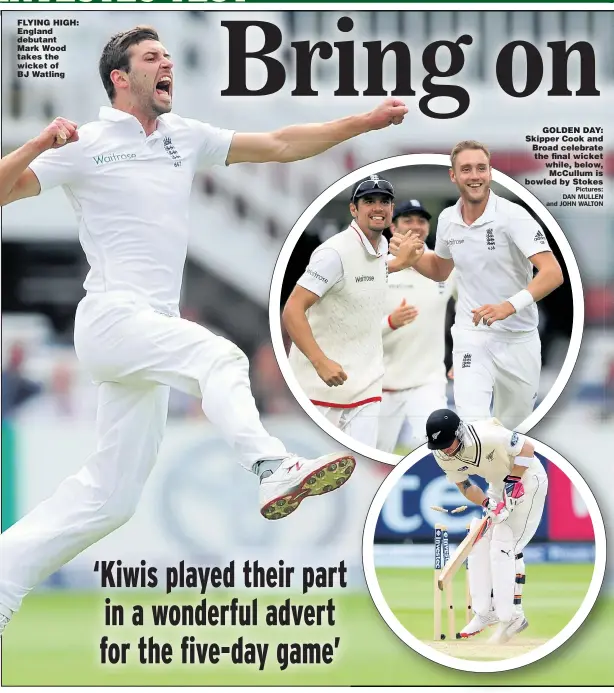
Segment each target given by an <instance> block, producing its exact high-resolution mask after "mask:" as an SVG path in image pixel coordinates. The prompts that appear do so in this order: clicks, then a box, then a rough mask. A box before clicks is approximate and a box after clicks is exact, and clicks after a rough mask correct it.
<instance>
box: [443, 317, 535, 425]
mask: <svg viewBox="0 0 614 693" xmlns="http://www.w3.org/2000/svg"><path fill="white" fill-rule="evenodd" d="M452 339H453V343H454V347H453V352H452V358H453V362H454V405H455V408H456V412H457V414H458V415H459V416H460V418H461V419H463V421H479V420H480V419H488V418H490V416H491V413H490V404H491V400H492V405H493V412H492V416H494V417H496V418H497V419H499V421H500V422H501V423H502V424H503V425H504V426H505V427H506V428H509V429H512V430H513V429H514V428H516V427H517V426H518V425H519V424H520V423H522V422H523V421H524V420H525V419H526V418H527V417H528V416H529V415H530V414H531V412H532V411H533V407H534V406H535V400H536V398H537V390H538V388H539V376H540V372H541V342H540V339H539V334H538V332H537V330H534V331H533V332H528V333H520V334H513V333H511V334H510V333H507V334H502V333H497V332H492V333H488V332H486V331H484V330H480V331H478V330H477V329H476V330H475V332H474V331H472V330H469V329H459V328H458V327H456V326H455V327H453V328H452Z"/></svg>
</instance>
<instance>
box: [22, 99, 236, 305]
mask: <svg viewBox="0 0 614 693" xmlns="http://www.w3.org/2000/svg"><path fill="white" fill-rule="evenodd" d="M233 134H234V133H233V131H231V130H221V129H219V128H215V127H212V126H211V125H208V124H206V123H201V122H199V121H197V120H192V119H189V118H181V117H180V116H178V115H174V114H171V113H168V114H165V115H162V116H160V117H159V118H158V121H157V129H156V130H155V131H154V132H153V133H152V134H151V135H150V136H149V137H147V136H146V135H145V133H144V131H143V127H142V126H141V124H140V123H139V121H138V120H137V119H136V118H135V117H134V116H132V115H130V114H128V113H124V112H123V111H120V110H118V109H115V108H111V107H107V106H103V107H102V108H101V109H100V114H99V120H97V121H94V122H92V123H87V124H86V125H84V126H83V127H81V128H79V141H78V142H75V143H72V144H67V145H65V146H64V147H61V148H59V149H51V150H48V151H46V152H44V153H43V154H41V156H39V157H37V158H36V159H35V160H34V161H33V162H32V163H31V164H30V168H31V169H32V171H34V173H35V174H36V177H37V178H38V180H39V182H40V186H41V191H44V190H47V189H49V188H52V187H54V186H57V185H61V186H63V188H64V190H65V192H66V195H67V196H68V199H69V200H70V202H71V203H72V206H73V208H74V210H75V212H76V215H77V220H78V223H79V240H80V242H81V246H82V247H83V250H84V251H85V254H86V256H87V260H88V262H89V265H90V268H91V269H90V271H89V273H88V275H87V278H86V280H85V283H84V287H85V289H86V291H87V292H88V293H92V292H108V291H117V290H121V291H130V292H133V293H134V294H137V295H138V296H140V297H142V298H145V299H146V300H147V302H148V303H149V305H151V306H152V307H153V308H154V309H156V310H159V311H161V312H164V313H169V314H172V315H178V314H179V298H180V293H181V281H182V276H183V267H184V264H185V258H186V254H187V246H188V235H189V219H188V210H189V200H190V192H191V188H192V181H193V179H194V174H195V172H196V167H197V165H199V164H200V165H204V166H213V165H215V164H219V165H224V164H225V163H226V157H227V155H228V150H229V149H230V143H231V141H232V136H233Z"/></svg>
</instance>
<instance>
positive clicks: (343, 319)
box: [289, 222, 388, 408]
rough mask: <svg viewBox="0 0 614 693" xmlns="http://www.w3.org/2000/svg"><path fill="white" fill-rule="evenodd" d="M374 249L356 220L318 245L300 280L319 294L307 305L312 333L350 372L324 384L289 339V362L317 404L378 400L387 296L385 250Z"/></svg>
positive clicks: (350, 404)
mask: <svg viewBox="0 0 614 693" xmlns="http://www.w3.org/2000/svg"><path fill="white" fill-rule="evenodd" d="M387 249H388V244H387V242H386V239H385V238H383V237H382V238H381V239H380V242H379V245H378V249H377V251H376V250H375V249H374V248H373V246H372V245H371V243H370V242H369V241H368V239H367V237H366V236H365V234H364V233H363V232H362V230H361V229H360V228H359V227H358V225H357V224H356V223H354V222H353V223H352V224H351V225H350V227H349V228H348V229H346V230H345V231H342V232H341V233H338V234H337V235H335V236H333V237H332V238H329V239H328V240H327V241H325V242H324V243H323V244H322V245H321V246H320V247H319V248H317V249H316V250H315V251H314V252H313V254H312V257H311V259H310V261H309V265H308V267H307V270H306V271H305V273H304V274H303V276H302V277H301V278H300V279H299V281H298V282H297V283H298V284H299V286H302V287H303V288H306V289H307V290H309V291H312V292H313V293H315V294H317V295H318V296H321V298H320V300H319V301H317V302H316V303H314V305H312V306H311V307H310V308H309V309H308V310H307V313H306V315H307V320H308V321H309V326H310V327H311V331H312V333H313V337H314V339H315V340H316V342H317V343H318V345H319V347H320V348H321V349H322V351H323V352H324V353H325V354H326V356H327V357H328V358H329V359H332V360H333V361H336V362H337V363H339V364H340V365H341V366H342V368H343V369H344V370H345V373H346V374H347V376H348V378H347V380H346V381H345V382H344V383H343V385H340V386H338V387H328V385H326V383H325V382H324V381H323V380H321V378H320V377H319V376H318V374H317V372H316V370H315V368H314V367H313V366H312V364H311V362H310V361H309V360H308V359H307V358H306V357H305V355H304V354H303V353H302V352H301V351H300V349H298V348H297V347H296V345H295V344H292V346H291V348H290V354H289V362H290V366H291V367H292V370H293V373H294V375H295V377H296V379H297V381H298V383H299V385H300V386H301V388H302V389H303V392H305V394H306V395H307V396H308V397H309V399H310V400H311V401H312V402H313V403H314V404H317V405H319V406H324V407H335V408H350V407H358V406H361V405H363V404H367V403H369V402H375V401H380V400H381V397H382V377H383V375H384V360H383V349H382V335H381V320H382V316H383V314H384V301H385V298H386V290H387V286H386V277H387V265H386V251H387Z"/></svg>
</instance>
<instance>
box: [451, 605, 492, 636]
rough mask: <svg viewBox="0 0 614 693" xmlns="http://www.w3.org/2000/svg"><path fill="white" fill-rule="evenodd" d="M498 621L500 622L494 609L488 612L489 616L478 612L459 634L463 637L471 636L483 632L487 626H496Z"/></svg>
mask: <svg viewBox="0 0 614 693" xmlns="http://www.w3.org/2000/svg"><path fill="white" fill-rule="evenodd" d="M497 623H499V619H498V618H497V615H496V614H495V612H494V611H492V610H491V611H490V612H489V613H488V616H486V617H484V616H480V614H476V615H475V616H474V617H473V618H472V619H471V621H469V623H468V624H467V625H466V626H465V627H464V628H463V629H462V630H461V632H460V633H459V635H460V636H461V638H471V637H473V636H474V635H477V634H478V633H481V632H482V631H483V630H485V629H486V628H489V627H490V626H494V625H495V624H497Z"/></svg>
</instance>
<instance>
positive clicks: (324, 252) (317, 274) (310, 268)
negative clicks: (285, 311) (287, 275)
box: [297, 222, 388, 298]
mask: <svg viewBox="0 0 614 693" xmlns="http://www.w3.org/2000/svg"><path fill="white" fill-rule="evenodd" d="M350 228H353V229H354V231H356V233H357V234H358V235H359V237H360V240H361V241H362V243H363V245H364V246H365V248H366V249H367V252H368V253H369V254H370V255H374V256H375V255H377V256H379V255H384V254H385V253H386V252H387V251H388V241H387V240H386V239H385V238H384V236H383V235H382V236H381V238H380V240H379V244H378V246H377V250H375V248H374V247H373V246H372V245H371V242H370V241H369V239H368V238H367V237H366V236H365V234H364V233H363V231H362V229H361V228H360V227H359V226H358V224H357V223H356V222H352V223H351V224H350ZM343 276H344V271H343V261H342V259H341V256H340V255H339V253H338V252H337V251H336V250H335V249H334V248H328V247H322V246H320V247H318V248H316V249H315V250H314V251H313V253H312V254H311V258H310V259H309V264H308V265H307V269H306V270H305V272H304V273H303V274H302V276H301V277H300V279H299V280H298V281H297V284H298V285H299V286H302V287H303V288H304V289H307V290H308V291H311V292H312V293H314V294H316V295H317V296H319V297H320V298H322V296H324V294H325V293H326V292H327V291H330V289H331V287H333V286H335V284H337V283H338V282H340V281H341V280H342V279H343Z"/></svg>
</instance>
